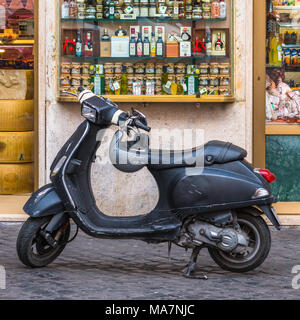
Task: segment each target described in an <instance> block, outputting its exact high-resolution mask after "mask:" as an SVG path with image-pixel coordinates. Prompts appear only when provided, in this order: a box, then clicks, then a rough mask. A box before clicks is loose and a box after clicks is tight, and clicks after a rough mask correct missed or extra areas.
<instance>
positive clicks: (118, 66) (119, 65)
mask: <svg viewBox="0 0 300 320" xmlns="http://www.w3.org/2000/svg"><path fill="white" fill-rule="evenodd" d="M122 68H123V64H122V63H115V65H114V69H115V74H122Z"/></svg>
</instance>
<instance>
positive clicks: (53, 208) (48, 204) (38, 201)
mask: <svg viewBox="0 0 300 320" xmlns="http://www.w3.org/2000/svg"><path fill="white" fill-rule="evenodd" d="M23 210H24V211H25V212H26V213H27V214H28V215H29V216H30V217H32V218H40V217H46V216H54V215H57V214H59V213H63V212H64V211H65V208H64V205H63V203H62V201H61V199H60V197H59V196H58V195H57V193H56V190H55V188H54V186H53V185H52V184H47V185H46V186H44V187H42V188H41V189H39V190H38V191H36V192H35V193H33V194H32V196H31V198H30V199H29V200H28V201H27V203H26V204H25V206H24V208H23Z"/></svg>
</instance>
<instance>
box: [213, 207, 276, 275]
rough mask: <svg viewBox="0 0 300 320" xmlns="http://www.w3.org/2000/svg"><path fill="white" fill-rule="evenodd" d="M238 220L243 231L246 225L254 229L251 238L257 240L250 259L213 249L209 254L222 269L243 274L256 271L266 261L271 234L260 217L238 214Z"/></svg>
mask: <svg viewBox="0 0 300 320" xmlns="http://www.w3.org/2000/svg"><path fill="white" fill-rule="evenodd" d="M237 219H238V223H239V224H240V226H241V229H243V226H245V225H246V226H248V228H249V229H251V228H253V231H251V232H250V234H249V236H250V238H252V237H254V238H255V239H256V243H255V245H254V246H255V247H254V249H253V252H252V254H251V255H249V256H248V257H247V256H243V255H238V254H236V255H235V256H234V255H232V254H231V253H226V252H224V251H222V250H220V249H217V248H212V247H210V248H208V252H209V254H210V256H211V257H212V259H213V260H214V261H215V262H216V263H217V264H218V265H219V266H220V267H221V268H222V269H224V270H227V271H231V272H236V273H243V272H248V271H251V270H254V269H255V268H257V267H259V266H260V265H261V264H262V263H263V262H264V261H265V259H266V258H267V256H268V254H269V252H270V249H271V234H270V230H269V227H268V225H267V224H266V222H265V221H264V220H263V219H262V218H261V217H260V216H253V215H251V214H249V213H238V214H237ZM258 238H259V239H258ZM249 248H250V246H249Z"/></svg>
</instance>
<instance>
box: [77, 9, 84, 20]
mask: <svg viewBox="0 0 300 320" xmlns="http://www.w3.org/2000/svg"><path fill="white" fill-rule="evenodd" d="M84 18H85V11H84V10H77V19H81V20H83V19H84Z"/></svg>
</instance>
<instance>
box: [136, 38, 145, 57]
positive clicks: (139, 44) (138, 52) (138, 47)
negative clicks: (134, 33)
mask: <svg viewBox="0 0 300 320" xmlns="http://www.w3.org/2000/svg"><path fill="white" fill-rule="evenodd" d="M136 55H137V56H138V57H142V56H143V41H142V37H141V33H140V32H139V33H138V38H137V40H136Z"/></svg>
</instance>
